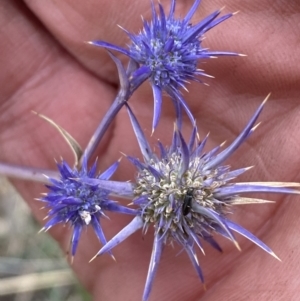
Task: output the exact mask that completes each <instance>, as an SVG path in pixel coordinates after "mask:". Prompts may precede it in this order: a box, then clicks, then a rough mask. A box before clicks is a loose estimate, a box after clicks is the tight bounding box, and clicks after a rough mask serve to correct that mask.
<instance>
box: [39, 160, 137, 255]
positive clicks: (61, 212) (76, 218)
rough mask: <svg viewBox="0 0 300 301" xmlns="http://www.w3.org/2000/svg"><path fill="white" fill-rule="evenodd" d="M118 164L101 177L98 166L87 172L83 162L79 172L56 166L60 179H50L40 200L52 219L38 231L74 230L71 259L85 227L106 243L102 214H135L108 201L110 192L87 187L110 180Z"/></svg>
mask: <svg viewBox="0 0 300 301" xmlns="http://www.w3.org/2000/svg"><path fill="white" fill-rule="evenodd" d="M118 165H119V161H117V162H115V163H114V164H113V165H111V166H110V167H109V168H108V169H107V170H106V171H104V172H103V173H101V174H100V175H97V174H96V170H97V162H95V163H94V165H93V166H92V167H91V169H88V167H87V163H86V161H84V162H83V166H82V167H81V168H79V169H77V168H76V167H74V168H73V169H72V168H71V167H70V166H69V165H68V164H67V163H66V162H65V161H62V163H58V164H57V167H58V170H59V172H60V179H59V180H58V179H54V178H49V182H50V183H51V184H50V185H46V187H47V188H48V189H49V192H48V193H47V194H46V195H45V196H44V197H42V198H41V199H40V200H41V201H43V202H46V204H47V205H46V206H45V207H46V208H49V213H48V215H47V217H46V218H49V217H50V218H51V219H50V220H49V221H48V222H47V223H46V224H45V226H44V227H43V228H42V230H41V231H43V230H44V231H47V230H49V229H50V228H51V227H53V226H54V225H56V224H59V223H62V224H67V223H70V224H71V225H72V227H73V228H74V230H73V235H72V240H71V255H72V256H74V255H75V253H76V249H77V246H78V242H79V238H80V234H81V232H82V230H83V228H84V227H86V226H89V225H91V226H92V227H93V229H94V231H95V234H96V235H97V237H98V239H99V241H100V242H101V243H102V244H106V239H105V236H104V233H103V230H102V228H101V224H100V218H101V217H107V216H106V215H105V211H114V212H118V213H123V214H135V210H132V209H130V208H127V207H123V206H121V205H119V204H118V203H116V201H113V200H111V199H110V193H111V191H110V190H108V189H102V188H99V187H98V186H97V185H93V184H88V183H87V182H88V180H92V179H100V180H105V181H107V180H109V179H110V177H111V176H112V175H113V173H114V172H115V171H116V169H117V167H118Z"/></svg>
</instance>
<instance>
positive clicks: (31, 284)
mask: <svg viewBox="0 0 300 301" xmlns="http://www.w3.org/2000/svg"><path fill="white" fill-rule="evenodd" d="M74 283H76V280H75V278H74V276H73V273H72V272H71V271H70V270H57V271H51V272H44V273H33V274H27V275H22V276H17V277H10V278H6V279H1V280H0V296H5V295H10V294H20V293H24V292H30V291H36V290H41V289H46V288H53V287H58V286H68V285H72V284H74Z"/></svg>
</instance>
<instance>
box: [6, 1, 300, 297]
mask: <svg viewBox="0 0 300 301" xmlns="http://www.w3.org/2000/svg"><path fill="white" fill-rule="evenodd" d="M175 2H176V1H175V0H172V1H171V8H170V12H169V14H168V15H167V14H166V13H165V11H164V9H163V7H162V5H161V4H158V10H159V12H156V10H155V7H154V4H153V3H152V20H151V22H149V21H143V30H142V31H141V32H140V33H139V34H137V35H134V34H131V33H129V32H128V31H126V30H125V31H126V33H127V34H128V36H129V38H130V40H131V44H130V45H129V48H128V49H125V48H122V47H119V46H115V45H113V44H110V43H107V42H104V41H95V42H90V44H92V45H96V46H101V47H104V48H106V49H109V50H115V51H119V52H121V53H123V54H125V55H126V56H128V57H129V58H130V60H129V64H128V67H127V70H125V68H124V66H123V65H122V63H121V61H120V60H119V59H117V58H116V57H115V56H114V55H112V54H111V53H110V56H111V58H112V59H113V61H114V62H115V63H116V66H117V69H118V73H119V78H120V86H121V88H120V91H119V93H118V95H117V96H116V99H115V100H114V102H113V103H112V105H111V107H110V108H109V110H108V111H107V113H106V115H105V116H104V117H103V119H102V121H101V122H100V124H99V126H98V127H97V129H96V130H95V133H94V134H93V136H92V137H91V139H90V142H89V143H88V145H87V147H86V149H85V150H84V151H83V150H82V149H81V147H80V145H79V144H78V143H77V142H76V140H75V139H74V138H73V137H72V136H71V135H70V134H69V133H67V132H66V131H65V130H64V129H62V128H61V127H60V126H58V125H57V124H56V123H55V122H54V121H52V120H50V119H49V118H47V117H45V116H43V115H39V116H40V117H41V118H43V119H44V120H46V121H48V122H49V123H50V124H51V125H52V126H54V127H55V128H56V129H57V130H58V132H59V133H60V134H61V135H62V137H63V138H64V139H65V140H66V142H67V143H68V144H69V146H70V147H71V150H72V151H73V153H74V156H75V163H74V166H73V167H70V166H69V165H68V164H67V163H66V162H65V161H64V160H62V162H61V163H59V164H57V168H58V172H52V171H41V170H37V169H34V168H23V167H16V166H10V165H7V164H0V172H1V173H3V174H6V175H9V176H16V177H20V178H27V179H32V180H37V181H43V182H46V184H47V185H46V187H47V188H48V192H47V193H46V194H45V195H44V196H43V197H42V198H41V199H40V200H41V201H42V202H44V203H45V204H46V206H45V207H46V208H47V209H48V210H49V212H48V216H47V217H48V218H50V220H49V221H48V222H47V223H46V224H45V226H44V228H43V229H42V230H48V229H50V228H51V227H53V226H55V225H57V224H69V225H71V227H73V234H72V239H71V254H72V256H74V255H75V253H76V250H77V246H78V242H79V239H80V235H81V233H82V230H83V229H84V228H85V227H90V226H91V227H92V228H93V230H94V232H95V234H96V236H97V238H98V239H99V241H100V242H101V243H102V244H103V247H102V248H101V249H100V251H99V252H98V253H97V254H96V256H95V257H97V256H99V255H101V254H103V253H106V252H108V253H110V254H111V250H112V249H113V248H114V247H115V246H116V245H118V244H120V243H121V242H122V241H124V240H125V239H126V238H127V237H128V236H130V235H131V234H133V233H134V232H136V231H137V230H139V229H142V231H143V233H144V234H145V233H146V232H147V229H148V228H149V227H153V228H154V243H153V250H152V255H151V259H150V265H149V270H148V275H147V280H146V285H145V289H144V295H143V300H144V301H147V300H148V298H149V296H150V291H151V288H152V284H153V280H154V277H155V274H156V271H157V269H158V263H159V260H160V257H161V254H162V250H163V247H164V245H166V244H167V243H169V242H170V243H174V242H175V243H178V244H179V245H180V246H182V247H183V248H184V250H185V251H186V253H187V254H188V256H189V258H190V260H191V262H192V265H193V266H194V268H195V270H196V272H197V274H198V276H199V278H200V280H201V281H202V282H204V277H203V274H202V270H201V267H200V265H199V262H198V259H197V255H196V250H195V247H199V248H200V250H201V251H202V252H203V253H204V250H203V247H202V241H203V240H204V241H206V242H208V243H209V244H210V245H211V246H212V247H214V248H216V249H217V250H219V251H221V250H222V249H221V247H220V246H219V244H218V242H217V241H216V240H215V234H220V235H221V236H223V237H226V238H228V239H229V240H230V241H231V242H232V243H233V244H234V245H235V246H236V247H237V248H239V245H238V242H237V240H236V238H235V236H234V233H238V234H240V235H242V236H244V237H246V238H247V239H248V240H250V241H252V242H253V243H254V244H256V245H257V246H259V247H260V248H262V249H263V250H264V251H266V252H267V253H269V254H271V255H272V256H274V257H276V255H275V254H274V252H273V251H272V250H271V249H270V248H269V247H268V246H267V245H266V244H265V243H263V242H262V241H261V240H259V239H258V238H257V237H256V236H255V235H253V234H252V233H250V232H249V231H248V230H246V229H244V228H243V227H242V226H240V225H238V224H236V223H234V222H233V221H231V220H230V219H229V218H228V213H229V212H231V208H232V206H233V205H236V204H249V203H256V204H257V203H258V204H259V203H267V202H269V201H267V200H263V199H257V198H253V197H252V196H251V197H244V194H248V193H251V194H253V193H261V192H263V193H282V194H300V183H289V182H288V183H286V182H235V179H236V178H237V177H238V176H239V175H241V174H243V173H244V172H246V171H247V170H249V169H250V167H242V168H239V169H236V170H231V168H230V166H228V165H224V164H225V161H226V160H227V159H228V158H229V157H230V156H231V155H232V154H233V153H234V152H235V150H236V149H237V148H238V147H239V146H240V145H241V144H242V143H243V142H244V141H245V140H246V139H247V138H248V137H249V136H250V135H251V134H252V133H253V131H254V130H255V129H256V127H257V125H256V121H257V119H258V117H259V114H260V113H261V111H262V109H263V106H264V104H265V102H263V103H262V104H261V105H260V106H259V108H258V109H257V111H256V112H255V113H254V115H253V116H252V118H251V119H250V121H249V122H248V124H247V125H246V126H245V128H244V129H243V130H242V131H241V133H240V134H239V135H238V136H237V137H236V139H235V140H234V141H233V142H232V143H231V144H230V145H229V146H228V147H226V148H224V149H223V145H220V146H217V147H215V148H214V149H212V150H210V151H209V152H206V151H205V145H206V141H207V137H206V138H204V139H203V140H200V138H199V136H198V133H197V127H196V125H195V120H194V116H193V114H192V112H191V111H190V109H189V107H188V105H187V104H186V102H185V100H184V98H183V96H182V95H181V92H180V89H181V88H185V85H186V83H187V82H188V81H189V80H195V81H200V80H199V79H198V76H201V75H206V74H205V73H204V72H203V71H202V70H199V69H197V65H198V62H199V60H201V59H204V58H209V57H212V56H220V55H237V54H236V53H231V52H216V51H210V50H208V49H205V48H203V47H202V44H201V41H202V37H203V35H204V34H205V33H206V32H207V31H208V30H210V29H211V28H213V27H215V26H216V25H218V24H220V23H222V22H223V21H225V20H226V19H228V18H229V17H231V16H232V15H233V14H227V15H224V16H222V17H219V15H220V11H219V10H218V11H216V12H214V13H212V14H211V15H209V16H208V17H206V18H205V19H204V20H202V21H200V22H198V23H196V24H195V25H192V24H191V18H192V17H193V15H194V14H195V12H196V9H197V8H198V6H199V4H200V0H195V1H194V3H193V5H192V7H191V8H190V10H189V12H188V13H187V15H186V16H185V17H184V18H176V17H175ZM146 79H149V80H150V84H151V86H152V90H153V98H154V116H153V123H152V130H154V129H155V127H156V126H157V124H158V121H159V118H160V114H161V104H162V93H163V91H165V92H167V93H168V94H169V95H170V96H171V100H172V102H173V104H174V106H175V109H176V120H175V129H174V132H173V139H172V143H171V146H170V147H165V146H164V145H163V144H162V143H160V142H158V148H159V150H160V154H159V155H157V154H156V153H155V152H153V151H152V148H151V146H150V144H149V142H148V141H147V139H146V137H145V135H144V132H143V130H142V129H141V127H140V125H139V122H138V120H137V118H136V117H135V115H134V113H133V112H132V110H131V109H130V107H129V105H128V100H129V98H130V97H131V95H132V94H133V93H134V91H135V90H136V89H137V88H138V87H139V85H140V84H141V83H142V82H143V81H145V80H146ZM123 105H125V106H126V107H127V110H128V114H129V118H130V121H131V125H132V128H133V131H134V133H135V136H136V138H137V141H138V144H139V147H140V151H141V153H142V156H143V160H144V161H143V162H141V161H140V160H138V159H137V158H135V157H132V156H127V158H128V160H129V161H130V162H131V163H132V164H133V165H134V166H135V167H136V169H137V175H136V178H135V181H134V182H133V183H131V182H117V181H112V180H110V178H111V177H112V176H113V174H114V172H115V171H116V169H117V167H118V165H119V161H117V162H115V163H114V164H112V165H111V166H110V167H109V168H108V169H107V170H106V171H104V172H103V173H101V174H98V172H97V164H96V162H95V163H94V164H93V165H92V167H91V168H89V164H88V163H89V160H90V158H91V156H92V154H93V152H94V150H95V149H96V148H97V146H98V144H99V143H100V141H101V139H102V137H103V135H104V134H105V132H106V130H107V128H108V126H109V125H110V123H111V122H112V121H113V120H114V118H115V116H116V115H117V113H118V112H119V110H120V109H121V108H122V106H123ZM182 108H183V109H184V110H185V111H186V113H187V114H188V116H189V118H190V120H191V121H192V125H193V129H192V134H191V137H190V139H189V141H188V142H187V140H186V139H184V137H183V135H182V132H183V131H182V125H183V122H182ZM121 151H122V150H121ZM45 174H46V179H45V177H44V175H45ZM115 196H117V197H125V198H129V199H131V201H132V203H131V205H134V208H133V209H131V208H129V207H124V206H121V205H120V204H118V203H117V202H115V201H114V200H113V198H114V197H115ZM110 211H114V212H118V213H121V214H131V215H133V216H134V218H133V220H132V221H131V222H130V223H129V224H128V225H127V226H125V227H124V228H123V229H122V230H121V231H120V232H119V233H118V234H116V235H115V236H114V237H113V238H112V239H110V240H109V241H108V242H107V241H106V239H105V236H104V233H103V230H102V227H101V218H102V217H106V213H107V212H110ZM276 258H277V257H276Z"/></svg>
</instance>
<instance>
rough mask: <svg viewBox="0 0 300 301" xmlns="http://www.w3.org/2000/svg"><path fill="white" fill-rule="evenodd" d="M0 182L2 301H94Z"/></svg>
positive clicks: (7, 185) (55, 247)
mask: <svg viewBox="0 0 300 301" xmlns="http://www.w3.org/2000/svg"><path fill="white" fill-rule="evenodd" d="M40 229H41V226H40V225H39V224H37V223H36V222H35V220H34V218H33V217H32V215H31V213H30V210H29V208H28V207H27V205H26V203H25V202H24V201H23V200H22V198H21V196H20V195H18V193H17V192H16V191H15V189H14V188H13V187H12V185H11V184H10V183H9V182H8V181H7V180H6V179H5V178H0V301H46V300H47V301H61V300H63V301H91V300H92V299H91V297H90V295H89V294H88V293H87V292H86V291H85V290H84V288H83V287H81V286H80V284H79V283H78V282H77V281H76V278H75V277H74V276H73V274H72V270H71V269H70V268H69V266H68V264H67V262H66V260H65V258H64V254H63V253H62V252H61V250H60V248H59V247H58V245H57V244H56V242H55V241H54V240H53V239H52V238H51V237H50V235H48V234H46V233H41V234H38V231H39V230H40Z"/></svg>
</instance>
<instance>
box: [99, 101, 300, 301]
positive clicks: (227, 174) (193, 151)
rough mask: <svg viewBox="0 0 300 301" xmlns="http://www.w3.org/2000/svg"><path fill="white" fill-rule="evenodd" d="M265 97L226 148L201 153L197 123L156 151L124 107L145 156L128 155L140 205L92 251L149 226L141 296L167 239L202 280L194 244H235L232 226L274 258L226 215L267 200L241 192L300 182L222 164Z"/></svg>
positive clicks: (293, 189) (288, 190)
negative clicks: (245, 177) (248, 174)
mask: <svg viewBox="0 0 300 301" xmlns="http://www.w3.org/2000/svg"><path fill="white" fill-rule="evenodd" d="M264 103H265V102H263V103H262V104H261V105H260V107H259V108H258V109H257V111H256V112H255V114H254V115H253V117H252V118H251V119H250V121H249V123H248V124H247V125H246V127H245V128H244V129H243V131H242V132H241V133H240V135H239V136H238V137H237V138H236V139H235V140H234V141H233V142H232V143H231V144H230V145H229V146H228V147H227V148H225V149H224V150H222V151H221V147H222V145H220V146H218V147H216V148H214V149H212V150H211V151H209V152H207V153H204V152H203V149H204V146H205V144H206V141H207V137H206V138H205V139H204V140H202V141H201V142H198V140H197V136H198V134H197V129H196V126H194V128H193V131H192V135H191V137H190V139H189V142H188V143H187V142H186V141H185V140H184V138H183V136H182V134H181V132H180V131H179V130H178V129H177V128H175V130H174V135H173V141H172V144H171V147H170V148H165V147H164V146H163V145H162V144H161V143H159V144H158V146H159V149H160V156H157V155H156V154H155V153H153V152H152V151H151V148H150V145H149V144H148V142H147V140H146V138H145V136H144V133H143V132H142V130H141V128H140V126H139V124H138V122H137V120H136V118H135V116H134V115H133V113H132V111H131V110H130V109H129V108H128V112H129V115H130V119H131V123H132V126H133V128H134V131H135V134H136V136H137V139H138V143H139V146H140V149H141V152H142V154H143V157H144V163H142V162H140V161H139V160H137V159H135V158H132V157H128V159H129V160H130V161H131V162H132V163H133V164H134V165H135V166H136V168H137V170H138V174H137V176H136V184H135V187H134V200H133V203H134V204H135V205H137V206H138V207H139V213H138V214H137V216H136V217H135V218H134V219H133V220H132V222H131V223H130V224H129V225H127V226H126V227H125V228H124V229H123V230H121V231H120V232H119V233H118V234H117V235H116V236H115V237H113V238H112V239H111V240H110V241H109V242H108V243H107V244H106V245H105V246H103V248H102V249H101V250H100V251H99V252H98V254H97V255H96V256H98V255H100V254H103V253H105V252H108V251H111V249H112V248H113V247H115V246H116V245H117V244H119V243H120V242H122V241H123V240H124V239H126V238H127V237H128V236H129V235H131V234H132V233H134V232H135V231H137V230H138V229H143V232H144V233H145V232H146V231H147V229H148V228H149V227H150V226H153V227H154V229H155V234H154V244H153V250H152V255H151V260H150V265H149V270H148V275H147V280H146V285H145V290H144V295H143V300H144V301H146V300H148V297H149V294H150V291H151V287H152V283H153V279H154V276H155V273H156V271H157V267H158V262H159V260H160V257H161V253H162V250H163V246H164V245H165V244H166V243H168V242H170V243H172V242H177V243H178V244H179V245H181V246H182V247H183V248H184V249H185V251H186V252H187V254H188V256H189V258H190V260H191V262H192V264H193V266H194V268H195V270H196V272H197V274H198V276H199V277H200V279H201V281H202V282H204V277H203V274H202V271H201V267H200V265H199V262H198V259H197V255H196V252H195V246H198V247H199V248H200V250H201V251H202V252H203V253H204V251H203V247H202V242H201V241H202V240H204V241H207V242H208V243H209V244H210V245H211V246H212V247H214V248H216V249H217V250H219V251H222V249H221V247H220V246H219V244H218V243H217V241H216V240H215V238H214V234H216V233H218V234H220V235H222V236H224V237H226V238H228V239H229V240H231V241H232V242H233V243H234V245H235V246H236V247H237V248H238V249H239V245H238V242H237V241H236V238H235V236H234V232H236V233H239V234H240V235H242V236H244V237H246V238H247V239H249V240H250V241H252V242H253V243H254V244H256V245H257V246H259V247H260V248H262V249H263V250H264V251H266V252H267V253H269V254H270V255H272V256H274V257H275V258H277V256H276V255H275V254H274V252H273V251H272V250H271V249H270V248H269V247H268V246H267V245H266V244H264V243H263V242H262V241H260V240H259V239H258V238H257V237H256V236H254V235H253V234H251V233H250V232H249V231H247V230H246V229H244V228H243V227H242V226H240V225H238V224H236V223H234V222H233V221H231V220H229V219H228V217H227V213H229V212H230V211H231V210H230V209H231V207H232V206H233V205H236V204H249V203H255V204H257V203H267V202H270V201H268V200H263V199H257V198H252V197H244V196H242V195H243V194H249V193H251V194H252V193H261V192H264V193H284V194H300V189H299V188H300V184H299V183H284V182H246V183H242V182H233V180H234V179H235V178H236V177H238V176H239V175H241V174H242V173H244V172H245V171H247V170H249V169H250V167H243V168H240V169H237V170H230V167H229V166H228V165H224V162H225V160H226V159H227V158H228V157H230V156H231V155H232V154H233V153H234V151H235V150H236V149H237V148H238V147H239V146H240V145H241V144H242V143H243V142H244V141H245V140H246V139H247V138H248V137H249V136H250V135H251V134H252V133H253V131H254V130H255V129H256V127H257V125H255V123H256V120H257V118H258V116H259V114H260V112H261V111H262V109H263V106H264Z"/></svg>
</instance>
